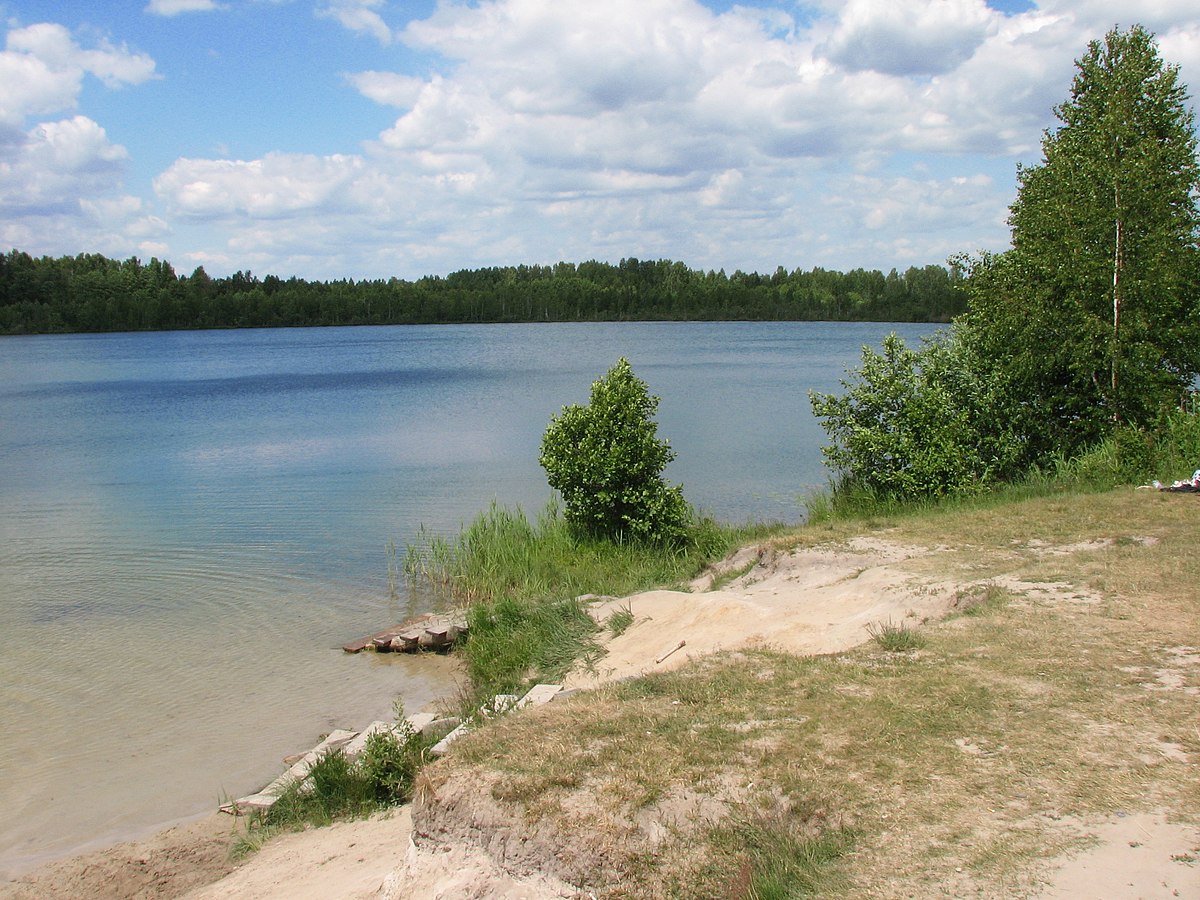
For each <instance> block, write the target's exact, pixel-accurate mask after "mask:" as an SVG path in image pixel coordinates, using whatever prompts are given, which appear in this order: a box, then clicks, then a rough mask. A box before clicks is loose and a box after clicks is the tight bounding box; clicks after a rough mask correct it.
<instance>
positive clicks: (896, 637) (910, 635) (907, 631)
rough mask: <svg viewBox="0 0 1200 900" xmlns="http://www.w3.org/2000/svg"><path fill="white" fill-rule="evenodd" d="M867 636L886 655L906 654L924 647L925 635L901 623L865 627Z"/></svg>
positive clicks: (876, 624)
mask: <svg viewBox="0 0 1200 900" xmlns="http://www.w3.org/2000/svg"><path fill="white" fill-rule="evenodd" d="M867 634H869V635H871V640H873V641H874V642H875V643H876V644H878V645H879V647H880V649H882V650H886V651H887V652H888V653H907V652H908V651H909V650H920V649H921V648H922V647H924V646H925V635H923V634H921V633H920V632H919V631H917V630H916V629H914V628H909V627H908V626H907V625H905V624H904V623H903V622H900V623H896V622H890V621H889V622H876V623H874V624H872V625H868V626H867Z"/></svg>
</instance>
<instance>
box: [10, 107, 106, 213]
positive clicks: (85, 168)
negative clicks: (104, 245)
mask: <svg viewBox="0 0 1200 900" xmlns="http://www.w3.org/2000/svg"><path fill="white" fill-rule="evenodd" d="M5 151H6V152H4V153H3V155H0V209H3V210H5V211H6V212H8V213H10V214H12V213H23V212H30V211H38V212H46V211H49V210H62V209H74V208H77V207H78V202H79V198H80V197H81V196H83V197H86V196H88V195H90V194H94V193H96V192H97V191H102V190H104V189H106V188H108V187H109V186H110V185H111V184H112V183H113V181H114V178H115V177H116V176H117V175H118V174H119V172H120V163H121V162H122V161H123V160H124V159H125V158H126V156H127V154H126V152H125V148H124V147H121V146H119V145H116V144H113V143H111V142H110V141H109V140H108V136H107V135H106V134H105V132H104V129H103V128H101V127H100V126H99V125H97V124H96V123H95V122H93V121H92V120H91V119H89V118H86V117H85V116H75V117H74V118H72V119H65V120H63V121H61V122H46V123H43V124H41V125H38V126H37V127H36V128H34V129H33V130H32V131H30V132H29V133H28V135H26V136H25V139H24V140H23V141H21V142H20V143H19V144H17V145H16V146H12V145H10V146H9V147H7V148H5Z"/></svg>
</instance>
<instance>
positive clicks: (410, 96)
mask: <svg viewBox="0 0 1200 900" xmlns="http://www.w3.org/2000/svg"><path fill="white" fill-rule="evenodd" d="M346 80H347V81H349V82H350V84H352V85H353V86H354V87H355V88H357V89H358V91H359V93H361V94H362V95H363V96H364V97H368V98H370V99H371V100H374V101H375V102H376V103H379V104H382V105H383V106H397V107H400V108H401V109H408V108H410V107H411V106H412V105H413V104H414V103H415V102H416V100H417V97H418V96H420V93H421V89H422V88H423V87H424V86H425V82H424V81H422V80H421V79H420V78H414V77H412V76H409V75H399V74H397V73H396V72H354V73H351V74H348V75H346Z"/></svg>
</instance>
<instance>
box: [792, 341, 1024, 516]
mask: <svg viewBox="0 0 1200 900" xmlns="http://www.w3.org/2000/svg"><path fill="white" fill-rule="evenodd" d="M842 385H843V387H845V388H846V392H845V393H844V394H841V395H837V394H820V393H815V392H810V395H809V397H810V400H811V402H812V407H813V412H814V413H815V414H816V416H817V418H819V419H821V420H823V421H822V422H821V426H822V427H823V428H824V429H825V431H826V432H827V433H828V435H829V436H830V438H832V444H830V445H829V446H826V447H824V448H822V451H821V452H822V453H823V454H824V455H825V460H826V463H827V464H828V465H829V466H830V467H831V468H833V469H834V471H835V472H836V473H837V475H838V477H839V480H840V484H839V488H838V489H839V492H841V493H843V494H847V495H849V496H860V495H866V497H868V498H871V499H873V500H885V501H886V500H890V499H899V500H911V499H918V498H926V497H944V496H949V495H952V494H964V493H967V494H969V493H975V492H978V491H980V490H983V489H984V488H986V487H988V486H989V485H991V484H992V483H994V482H995V481H997V480H1001V479H1004V478H1007V477H1011V476H1012V475H1013V474H1014V473H1016V472H1019V471H1021V470H1023V468H1024V465H1025V461H1024V459H1023V454H1024V447H1023V445H1022V442H1021V440H1020V439H1019V437H1018V436H1017V435H1016V434H1014V433H1013V432H1012V430H1011V429H1010V427H1009V425H1008V422H1009V421H1010V417H1009V416H1008V415H1007V411H1008V408H1009V407H1010V406H1011V405H1012V403H1011V400H1010V398H1009V397H1008V396H1006V394H1005V391H1004V390H1003V388H1002V386H1001V385H1000V384H999V383H998V382H997V381H996V380H995V379H993V378H990V377H988V376H987V375H986V374H985V373H984V371H983V369H982V367H981V366H980V365H979V360H977V359H975V358H974V355H973V353H972V352H971V348H970V345H969V343H968V342H966V341H964V340H963V339H962V338H961V335H960V334H958V333H954V334H951V335H949V336H942V337H940V338H939V339H936V340H933V341H930V342H928V343H927V344H926V345H925V346H924V347H922V348H921V349H920V350H912V349H909V348H908V347H906V346H905V344H904V341H902V340H901V339H900V338H898V337H897V336H896V335H895V334H892V335H889V336H888V337H887V338H886V339H885V340H884V342H883V353H882V354H880V353H876V352H875V351H874V350H871V349H870V348H869V347H864V348H863V354H862V367H861V368H860V369H858V370H856V371H855V372H853V373H852V377H851V379H849V380H846V381H843V382H842Z"/></svg>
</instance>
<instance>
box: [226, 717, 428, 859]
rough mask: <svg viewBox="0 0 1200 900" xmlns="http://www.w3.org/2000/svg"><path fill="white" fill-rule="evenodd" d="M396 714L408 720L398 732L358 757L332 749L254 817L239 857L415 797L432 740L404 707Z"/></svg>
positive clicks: (370, 742)
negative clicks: (288, 835) (279, 838)
mask: <svg viewBox="0 0 1200 900" xmlns="http://www.w3.org/2000/svg"><path fill="white" fill-rule="evenodd" d="M396 713H397V722H398V723H405V724H403V725H401V726H400V727H399V728H398V729H397V731H398V733H392V732H388V731H380V732H376V733H375V734H372V735H371V736H370V737H368V738H367V743H366V746H365V748H364V749H363V752H362V753H361V754H360V755H359V756H358V758H357V759H350V758H349V757H347V756H346V754H345V753H344V752H343V751H342V749H341V748H337V749H334V750H332V751H330V752H329V753H326V754H325V755H324V756H322V757H321V758H320V759H318V760H317V761H316V762H314V763H313V765H312V767H311V768H310V769H309V770H308V773H307V774H306V775H305V777H304V778H303V779H300V780H298V781H294V782H292V784H290V785H288V787H287V788H286V789H285V790H284V791H283V793H281V794H280V795H279V799H278V800H276V801H275V803H274V805H272V806H271V807H270V808H269V809H267V810H265V811H263V812H259V813H255V814H253V815H252V816H250V817H249V819H248V820H247V824H246V829H245V831H244V832H243V833H241V834H240V835H239V836H238V839H237V841H236V843H235V846H234V853H235V855H238V856H244V855H246V854H248V853H252V852H256V851H257V850H259V849H260V848H261V847H262V845H263V844H264V843H265V842H266V841H267V840H269V839H270V838H271V837H272V836H274V835H276V834H279V833H282V832H287V831H300V830H303V829H305V828H308V827H312V826H317V827H319V826H323V825H329V824H331V823H332V822H335V821H338V820H340V819H353V818H363V817H365V816H369V815H372V814H373V813H376V812H379V811H380V810H384V809H388V808H390V807H393V806H396V805H398V804H400V803H405V802H407V801H408V800H410V799H411V798H412V793H413V784H414V781H415V779H416V776H417V773H418V772H419V771H420V770H421V768H422V767H423V766H424V765H425V763H426V761H427V759H428V750H429V747H430V746H431V744H432V742H431V741H430V740H429V739H427V738H425V737H423V736H422V735H420V734H419V733H416V732H414V731H412V729H411V728H409V727H408V726H407V723H406V721H405V718H404V710H403V708H402V707H400V706H399V705H397V709H396Z"/></svg>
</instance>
